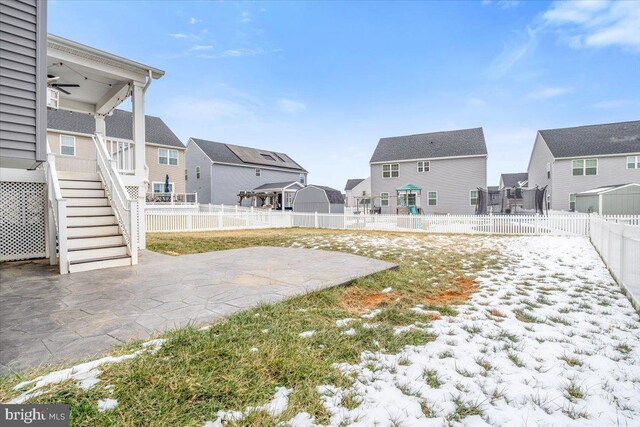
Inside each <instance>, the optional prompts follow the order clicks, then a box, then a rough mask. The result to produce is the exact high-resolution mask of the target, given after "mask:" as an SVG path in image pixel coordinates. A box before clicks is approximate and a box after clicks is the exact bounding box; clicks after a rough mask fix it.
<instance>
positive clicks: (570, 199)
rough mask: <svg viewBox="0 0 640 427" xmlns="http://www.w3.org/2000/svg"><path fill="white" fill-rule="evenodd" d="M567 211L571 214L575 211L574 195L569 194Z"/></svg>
mask: <svg viewBox="0 0 640 427" xmlns="http://www.w3.org/2000/svg"><path fill="white" fill-rule="evenodd" d="M569 210H570V211H571V212H573V211H575V210H576V193H572V194H569Z"/></svg>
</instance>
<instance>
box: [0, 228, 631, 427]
mask: <svg viewBox="0 0 640 427" xmlns="http://www.w3.org/2000/svg"><path fill="white" fill-rule="evenodd" d="M147 244H148V247H149V248H150V249H152V250H156V251H159V252H163V253H167V254H172V255H179V254H186V253H194V252H205V251H211V250H223V249H232V248H241V247H247V246H255V245H269V246H287V247H306V248H314V249H327V250H337V251H344V252H349V253H355V254H358V255H366V256H371V257H375V258H379V259H383V260H387V261H391V262H395V263H397V264H398V265H399V269H398V270H395V271H387V272H384V273H379V274H376V275H373V276H370V277H367V278H362V279H358V280H356V281H354V282H353V283H351V284H350V285H348V286H342V287H337V288H333V289H327V290H323V291H320V292H315V293H312V294H308V295H305V296H302V297H298V298H294V299H291V300H288V301H284V302H281V303H277V304H271V305H263V306H261V307H257V308H255V309H252V310H247V311H244V312H241V313H238V314H236V315H234V316H232V317H230V318H229V319H228V320H226V321H224V322H220V323H216V324H212V325H207V326H205V327H189V328H184V329H181V330H177V331H172V332H168V333H166V334H165V335H164V336H163V337H162V338H163V339H165V341H160V342H157V343H155V344H154V345H151V346H150V348H151V350H150V349H142V350H141V351H139V352H138V353H136V354H134V355H133V356H132V357H131V358H128V359H127V360H123V361H119V362H118V363H105V364H102V365H100V366H99V368H95V369H94V370H89V372H91V373H90V374H87V373H85V371H87V369H85V370H82V369H79V370H80V371H82V372H81V375H80V374H76V375H75V376H73V377H72V379H70V380H67V381H64V382H61V383H54V384H51V385H44V386H43V387H41V388H38V389H37V390H35V391H36V392H40V391H45V394H43V395H41V396H37V397H34V398H32V400H31V401H32V402H38V403H40V402H67V403H71V405H72V419H73V424H74V425H114V424H120V425H195V426H202V425H205V423H207V425H209V426H212V425H220V424H225V425H274V424H277V423H278V422H285V423H291V424H292V425H296V426H310V425H321V424H331V425H350V424H359V425H374V424H378V425H415V424H421V425H423V424H433V425H447V424H456V423H458V422H462V421H464V422H465V423H478V424H480V423H489V424H493V425H507V424H510V423H512V422H516V423H518V422H520V423H521V424H524V423H526V422H532V423H534V424H535V423H538V424H554V423H559V424H562V425H569V424H572V423H573V424H575V425H585V424H592V425H607V424H616V423H618V424H619V425H631V424H632V420H634V419H638V417H639V416H640V356H639V355H638V354H639V353H640V351H639V349H640V345H639V343H638V331H639V330H640V329H638V327H639V325H640V320H639V319H638V315H637V313H635V312H634V311H633V309H632V308H631V306H630V304H629V302H628V301H627V300H626V299H625V297H624V296H623V295H622V294H621V293H620V292H619V290H618V288H617V286H616V285H615V283H613V282H612V280H611V278H610V276H609V275H608V273H607V271H606V270H605V269H604V267H603V266H602V264H601V262H600V260H599V259H598V258H597V254H595V251H593V249H592V248H590V247H589V246H588V242H587V241H586V240H584V239H581V238H573V239H571V238H549V237H542V238H531V237H528V238H517V237H516V238H506V237H503V238H496V237H469V236H466V237H465V236H445V235H422V234H421V235H415V234H403V233H383V232H357V233H356V232H346V231H344V232H343V231H335V230H334V231H329V230H309V229H304V230H303V229H286V230H255V231H234V232H217V233H193V234H151V235H149V236H148V239H147ZM136 348H140V344H137V345H136V344H132V345H131V346H129V347H128V348H127V349H122V350H120V351H119V353H118V354H127V352H131V351H133V349H136ZM129 354H130V353H129ZM76 370H78V369H76ZM36 374H38V373H37V372H36V373H34V372H30V373H28V374H25V375H23V376H21V377H9V378H3V379H2V380H1V381H0V400H1V401H3V402H5V401H8V400H11V399H14V398H16V397H18V396H20V394H21V393H24V392H25V391H26V390H28V389H29V388H30V387H33V385H34V384H28V385H25V386H24V387H22V388H20V389H19V390H14V386H15V385H16V384H17V383H18V382H19V381H23V380H30V379H32V378H34V377H35V376H36ZM87 378H89V381H88V383H87ZM95 379H98V382H97V383H95V381H93V380H95ZM83 381H85V382H83ZM42 383H44V382H42ZM87 385H88V387H87ZM83 386H84V388H83ZM27 397H28V396H27ZM526 420H528V421H526Z"/></svg>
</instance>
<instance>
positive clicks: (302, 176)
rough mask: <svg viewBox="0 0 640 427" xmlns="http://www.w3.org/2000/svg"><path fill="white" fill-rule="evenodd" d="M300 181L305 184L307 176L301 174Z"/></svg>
mask: <svg viewBox="0 0 640 427" xmlns="http://www.w3.org/2000/svg"><path fill="white" fill-rule="evenodd" d="M298 181H300V184H304V183H305V181H306V179H305V176H304V174H303V173H301V174H300V177H299V179H298Z"/></svg>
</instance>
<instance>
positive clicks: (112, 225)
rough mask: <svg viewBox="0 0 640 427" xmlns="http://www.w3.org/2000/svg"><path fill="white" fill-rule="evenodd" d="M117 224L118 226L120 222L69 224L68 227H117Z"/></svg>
mask: <svg viewBox="0 0 640 427" xmlns="http://www.w3.org/2000/svg"><path fill="white" fill-rule="evenodd" d="M117 226H118V224H98V225H67V228H91V227H117Z"/></svg>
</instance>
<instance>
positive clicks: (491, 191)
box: [487, 185, 502, 212]
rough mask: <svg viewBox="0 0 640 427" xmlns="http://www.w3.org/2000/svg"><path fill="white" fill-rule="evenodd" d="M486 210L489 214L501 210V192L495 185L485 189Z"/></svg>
mask: <svg viewBox="0 0 640 427" xmlns="http://www.w3.org/2000/svg"><path fill="white" fill-rule="evenodd" d="M487 197H488V199H489V200H487V208H488V211H489V212H500V211H501V210H502V192H501V191H500V187H499V186H497V185H490V186H488V187H487Z"/></svg>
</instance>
